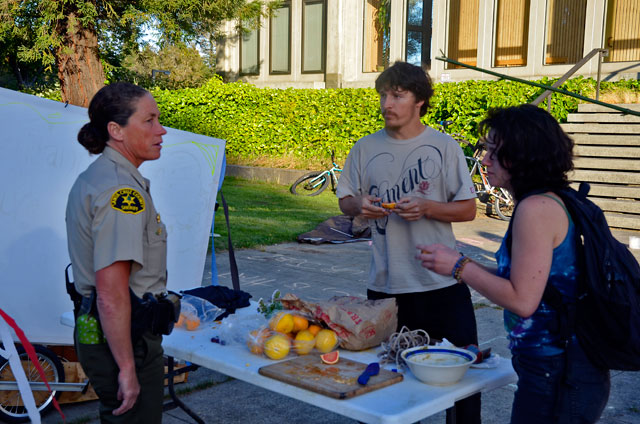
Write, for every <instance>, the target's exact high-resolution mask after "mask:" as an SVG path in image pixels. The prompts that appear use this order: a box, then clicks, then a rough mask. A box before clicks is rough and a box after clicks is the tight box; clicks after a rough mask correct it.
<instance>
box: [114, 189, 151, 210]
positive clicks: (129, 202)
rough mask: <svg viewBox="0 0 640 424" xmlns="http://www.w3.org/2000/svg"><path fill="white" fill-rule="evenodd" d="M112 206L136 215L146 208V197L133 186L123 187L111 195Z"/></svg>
mask: <svg viewBox="0 0 640 424" xmlns="http://www.w3.org/2000/svg"><path fill="white" fill-rule="evenodd" d="M111 207H112V208H113V209H115V210H118V211H120V212H124V213H130V214H133V215H135V214H138V213H140V212H142V211H143V210H144V197H142V195H141V194H140V193H138V191H137V190H135V189H133V188H121V189H120V190H117V191H116V192H115V193H113V195H112V196H111Z"/></svg>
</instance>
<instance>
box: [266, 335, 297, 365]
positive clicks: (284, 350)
mask: <svg viewBox="0 0 640 424" xmlns="http://www.w3.org/2000/svg"><path fill="white" fill-rule="evenodd" d="M290 349H291V343H290V342H289V338H288V337H287V336H284V335H282V334H276V335H274V336H271V337H269V338H268V339H267V341H265V342H264V354H265V355H267V356H268V357H269V358H271V359H276V360H277V359H282V358H284V357H285V356H287V355H288V354H289V350H290Z"/></svg>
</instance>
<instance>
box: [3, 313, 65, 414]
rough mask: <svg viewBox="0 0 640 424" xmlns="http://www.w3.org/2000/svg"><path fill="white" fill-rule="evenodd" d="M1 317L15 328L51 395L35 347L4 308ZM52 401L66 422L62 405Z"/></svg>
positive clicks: (54, 400)
mask: <svg viewBox="0 0 640 424" xmlns="http://www.w3.org/2000/svg"><path fill="white" fill-rule="evenodd" d="M0 316H2V318H4V320H5V321H6V323H7V324H9V326H10V327H11V328H13V331H15V332H16V336H18V339H20V343H22V347H24V351H25V352H26V353H27V356H28V357H29V359H30V360H31V362H33V365H34V366H35V367H36V370H37V371H38V374H40V378H41V379H42V381H44V384H45V385H46V386H47V389H48V390H49V393H51V387H49V383H48V382H47V377H46V376H45V375H44V370H43V369H42V367H41V366H40V361H38V358H37V356H36V350H35V349H34V347H33V345H32V344H31V343H30V342H29V340H28V339H27V336H25V335H24V332H23V331H22V329H21V328H20V327H18V324H16V322H15V321H14V320H13V318H11V317H10V316H9V315H7V314H6V312H5V311H3V310H2V308H0ZM52 400H53V406H54V407H55V408H56V410H57V411H58V412H59V413H60V416H61V417H62V421H63V422H66V421H65V420H66V418H65V416H64V414H63V413H62V409H60V405H58V401H57V400H56V398H55V397H53V398H52Z"/></svg>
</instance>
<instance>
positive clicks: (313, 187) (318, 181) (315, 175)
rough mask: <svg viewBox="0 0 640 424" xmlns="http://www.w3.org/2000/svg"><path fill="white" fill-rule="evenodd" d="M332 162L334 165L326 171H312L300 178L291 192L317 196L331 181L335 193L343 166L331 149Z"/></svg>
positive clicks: (293, 185) (292, 186)
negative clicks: (339, 163)
mask: <svg viewBox="0 0 640 424" xmlns="http://www.w3.org/2000/svg"><path fill="white" fill-rule="evenodd" d="M331 163H332V167H331V168H329V169H327V170H325V171H312V172H309V173H308V174H305V175H303V176H302V177H300V178H298V179H297V180H296V181H295V182H294V183H293V184H292V185H291V188H290V189H289V190H290V191H291V193H293V194H297V195H301V196H317V195H318V194H320V193H322V192H323V191H324V190H325V189H326V188H327V187H328V186H329V183H331V190H332V191H333V192H334V193H335V192H336V187H337V186H338V178H340V175H341V174H342V168H340V166H339V165H338V164H337V163H336V158H335V152H334V151H333V150H332V151H331Z"/></svg>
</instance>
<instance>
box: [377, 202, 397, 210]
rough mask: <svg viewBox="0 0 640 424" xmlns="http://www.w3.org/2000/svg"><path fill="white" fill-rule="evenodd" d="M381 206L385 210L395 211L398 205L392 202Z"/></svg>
mask: <svg viewBox="0 0 640 424" xmlns="http://www.w3.org/2000/svg"><path fill="white" fill-rule="evenodd" d="M380 206H382V207H383V208H385V209H395V207H396V204H395V203H394V202H390V203H381V204H380Z"/></svg>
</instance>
